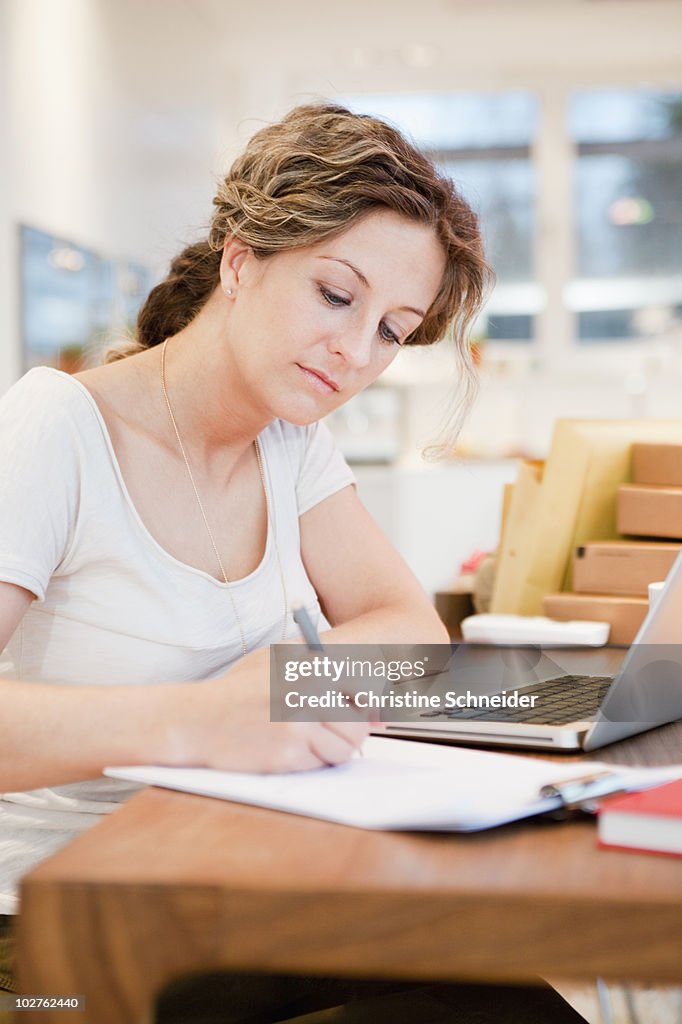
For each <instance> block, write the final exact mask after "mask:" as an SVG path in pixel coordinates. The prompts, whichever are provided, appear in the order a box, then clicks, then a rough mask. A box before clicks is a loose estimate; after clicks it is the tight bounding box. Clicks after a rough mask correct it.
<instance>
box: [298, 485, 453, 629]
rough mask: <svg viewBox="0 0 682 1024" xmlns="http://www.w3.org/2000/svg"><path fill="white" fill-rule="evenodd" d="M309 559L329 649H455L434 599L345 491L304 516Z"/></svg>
mask: <svg viewBox="0 0 682 1024" xmlns="http://www.w3.org/2000/svg"><path fill="white" fill-rule="evenodd" d="M300 528H301V552H302V556H303V562H304V564H305V567H306V571H307V573H308V576H309V577H310V580H311V582H312V584H313V586H314V587H315V590H316V592H317V594H318V596H319V598H320V601H321V603H322V605H323V607H324V610H325V614H326V616H327V618H328V620H329V622H330V623H331V625H332V627H333V628H332V629H331V630H329V631H327V632H326V633H324V634H323V637H322V639H323V640H324V642H325V643H339V644H340V643H375V644H447V643H449V637H448V633H447V630H446V629H445V626H444V625H443V624H442V622H441V621H440V619H439V618H438V615H437V614H436V611H435V609H434V607H433V605H432V604H431V601H430V600H429V598H428V596H427V594H426V593H425V592H424V590H423V588H422V587H421V585H420V583H419V582H418V581H417V579H416V578H415V576H414V575H413V573H412V572H411V570H410V569H409V567H408V566H407V565H406V563H405V562H404V561H403V559H402V558H401V557H400V555H399V554H398V552H397V551H396V550H395V548H394V547H393V546H392V545H391V544H390V542H389V541H388V540H387V538H386V537H385V536H384V534H383V533H382V531H381V530H380V529H379V527H378V526H377V524H376V523H375V522H374V520H373V519H372V517H371V516H370V514H369V512H368V511H367V509H366V508H365V507H364V505H363V504H362V502H361V501H360V499H359V498H358V496H357V494H356V491H355V488H354V487H352V486H350V487H345V488H343V490H341V491H338V492H337V493H336V494H332V495H331V496H330V497H329V498H326V499H325V500H324V501H321V502H320V503H319V504H317V505H315V506H314V507H313V508H311V509H310V510H309V511H308V512H306V513H305V514H304V515H302V516H301V519H300Z"/></svg>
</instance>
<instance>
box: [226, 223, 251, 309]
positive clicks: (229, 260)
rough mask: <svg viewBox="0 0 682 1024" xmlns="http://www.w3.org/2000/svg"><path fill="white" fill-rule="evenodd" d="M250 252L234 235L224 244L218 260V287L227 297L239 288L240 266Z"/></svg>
mask: <svg viewBox="0 0 682 1024" xmlns="http://www.w3.org/2000/svg"><path fill="white" fill-rule="evenodd" d="M250 255H252V250H251V247H250V246H249V245H247V244H246V242H242V240H241V239H240V238H235V236H234V235H230V237H229V238H228V239H227V241H226V242H225V245H224V246H223V255H222V258H221V260H220V286H221V288H222V289H223V291H224V292H225V294H226V295H227V296H228V297H232V296H233V295H234V294H235V293H236V291H237V288H238V286H239V273H240V271H241V268H242V265H243V263H244V261H245V260H246V258H247V257H248V256H250Z"/></svg>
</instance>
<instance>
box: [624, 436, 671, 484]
mask: <svg viewBox="0 0 682 1024" xmlns="http://www.w3.org/2000/svg"><path fill="white" fill-rule="evenodd" d="M632 482H633V483H635V484H661V485H663V486H666V487H682V444H633V446H632Z"/></svg>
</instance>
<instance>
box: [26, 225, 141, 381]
mask: <svg viewBox="0 0 682 1024" xmlns="http://www.w3.org/2000/svg"><path fill="white" fill-rule="evenodd" d="M20 284H21V336H22V349H23V353H22V355H23V360H22V361H23V368H24V370H30V369H31V367H33V366H54V367H56V368H57V369H59V370H65V371H66V372H68V373H77V372H78V370H81V369H83V368H84V367H85V366H86V365H92V364H93V363H97V362H99V358H100V356H101V352H102V349H103V348H105V347H107V346H108V345H109V344H110V343H111V341H112V340H113V336H114V334H116V333H117V334H119V335H120V334H121V332H122V331H124V330H126V329H127V328H129V327H130V326H132V324H133V323H134V321H135V317H136V315H137V311H138V309H139V307H140V305H141V303H142V301H143V300H144V298H145V297H146V295H147V293H148V292H149V289H150V288H151V286H152V284H153V279H152V274H151V272H150V270H149V269H148V268H146V267H144V266H143V265H141V264H139V263H133V262H122V261H115V260H111V259H107V258H106V257H104V256H102V255H100V254H98V253H96V252H94V251H93V250H92V249H88V248H86V247H85V246H82V245H78V244H76V243H74V242H71V241H68V240H66V239H63V238H57V237H55V236H54V235H50V234H48V233H47V232H44V231H40V230H38V229H37V228H34V227H29V226H26V225H22V226H21V227H20Z"/></svg>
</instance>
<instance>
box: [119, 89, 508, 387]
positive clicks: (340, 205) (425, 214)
mask: <svg viewBox="0 0 682 1024" xmlns="http://www.w3.org/2000/svg"><path fill="white" fill-rule="evenodd" d="M213 205H214V206H215V212H214V215H213V218H212V221H211V225H210V229H209V232H208V237H207V239H206V240H205V241H202V242H198V243H196V244H194V245H190V246H188V247H187V248H186V249H184V250H183V251H182V252H181V253H180V254H179V255H178V256H177V257H176V258H175V259H174V260H173V261H172V263H171V268H170V273H169V274H168V276H167V277H166V278H165V280H163V281H162V282H161V283H160V284H158V285H157V286H156V287H155V288H154V289H153V290H152V291H151V293H150V295H149V297H148V299H147V301H146V303H145V304H144V306H143V307H142V309H141V311H140V314H139V316H138V320H137V327H136V336H135V340H134V342H133V343H132V344H131V345H128V346H127V347H125V348H124V349H120V348H119V349H118V350H113V351H112V352H110V353H109V354H108V355H107V361H112V360H113V359H118V358H122V357H123V356H126V355H131V354H133V353H134V352H139V351H142V350H143V349H147V348H151V347H152V346H154V345H158V344H159V343H161V342H163V340H164V339H165V338H167V337H170V336H172V335H174V334H177V333H178V332H179V331H180V330H182V329H183V328H184V327H186V326H187V324H189V323H190V321H191V320H193V319H194V317H195V316H196V315H197V313H198V312H199V310H200V309H201V308H202V306H203V305H204V303H205V302H206V301H207V299H208V298H209V296H210V295H211V294H212V292H213V291H214V289H215V288H216V287H217V285H218V284H219V280H220V277H219V270H220V259H221V255H222V249H223V246H224V244H225V241H226V239H228V238H230V237H231V236H236V237H238V238H239V239H241V240H242V241H243V242H246V243H247V244H248V245H249V246H250V247H251V248H252V250H253V252H254V254H255V255H256V257H258V258H259V259H267V257H269V256H272V255H274V254H275V253H278V252H282V251H284V250H287V249H292V248H297V247H302V246H308V245H312V244H315V243H317V242H320V241H321V240H322V239H324V238H328V237H330V236H332V235H334V234H336V233H339V232H342V231H344V230H345V229H346V228H348V227H350V225H351V224H352V223H353V222H354V221H356V220H358V219H359V218H360V217H362V216H363V215H365V214H367V213H369V212H370V211H371V210H376V209H381V208H383V209H388V210H392V211H394V212H396V213H398V214H400V215H402V216H404V217H407V218H408V219H410V220H414V221H416V222H418V223H420V224H425V225H428V226H429V227H431V228H433V230H434V232H435V233H436V236H437V237H438V239H439V240H440V242H441V245H442V246H443V250H444V252H445V256H446V266H445V272H444V274H443V279H442V281H441V284H440V288H439V290H438V293H437V295H436V298H435V300H434V302H433V303H432V305H431V307H430V308H429V310H428V311H427V314H426V317H425V318H424V320H423V322H422V323H421V324H420V326H419V327H418V328H417V329H416V330H415V331H414V332H413V334H412V335H410V337H409V339H408V341H407V344H408V345H431V344H433V343H434V342H436V341H438V340H440V339H441V338H442V337H444V336H445V335H446V334H449V335H450V336H451V337H452V338H453V339H454V341H455V343H456V346H457V349H458V354H459V355H460V357H463V358H464V360H465V362H467V363H468V369H469V370H470V371H472V368H471V364H470V359H469V358H468V355H467V353H468V337H467V335H468V331H469V329H470V327H471V324H472V322H473V320H474V318H475V317H476V315H477V313H478V311H479V309H480V307H481V304H482V302H483V299H484V297H485V294H486V291H487V285H488V283H489V280H490V278H491V271H490V268H489V267H488V264H487V263H486V259H485V255H484V251H483V243H482V240H481V233H480V228H479V222H478V217H477V216H476V214H475V213H474V211H473V210H472V209H471V208H470V206H469V205H468V203H467V202H466V201H465V200H464V199H463V198H462V196H461V195H460V193H459V192H458V190H457V188H456V187H455V185H454V184H453V183H452V181H451V180H450V179H449V178H447V177H445V176H444V175H442V174H440V173H439V172H438V171H437V169H436V168H435V167H434V165H433V164H432V163H431V161H430V160H429V159H428V158H427V157H426V156H425V155H424V154H423V153H421V152H420V151H419V150H418V149H417V148H416V147H415V146H413V145H412V144H411V143H410V142H409V141H408V140H407V139H405V138H404V136H403V135H401V133H400V132H399V131H398V130H397V129H395V128H393V127H392V126H391V125H389V124H386V123H385V122H383V121H381V120H378V119H377V118H374V117H370V116H368V115H365V114H355V113H352V112H351V111H349V110H347V109H346V108H345V107H341V106H337V105H334V104H313V105H304V106H299V107H295V108H294V109H293V110H292V111H290V113H288V114H287V115H286V116H285V117H284V118H283V119H282V120H281V121H278V122H277V123H276V124H272V125H268V126H267V127H265V128H262V129H261V130H260V131H258V132H256V134H255V135H254V136H253V137H252V138H251V139H250V141H249V143H248V144H247V146H246V149H245V150H244V152H243V153H242V155H241V156H239V157H238V158H237V159H236V160H235V162H234V163H233V165H232V167H231V168H230V171H229V173H228V174H227V175H226V177H225V178H224V179H223V180H222V181H221V182H220V185H219V187H218V191H217V194H216V196H215V198H214V200H213Z"/></svg>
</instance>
